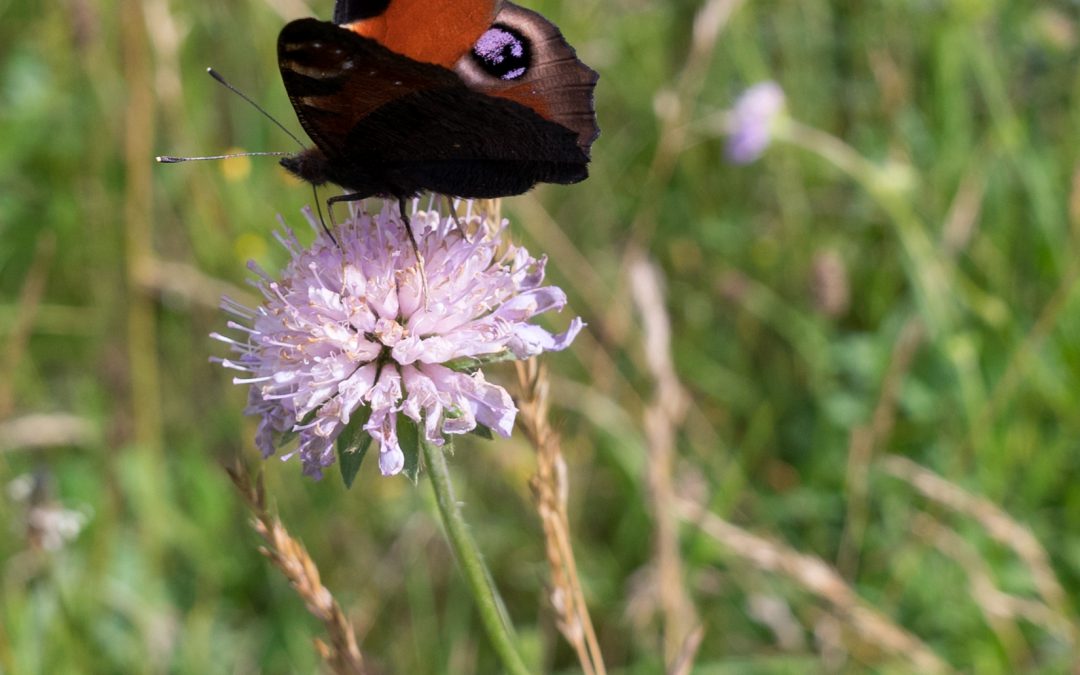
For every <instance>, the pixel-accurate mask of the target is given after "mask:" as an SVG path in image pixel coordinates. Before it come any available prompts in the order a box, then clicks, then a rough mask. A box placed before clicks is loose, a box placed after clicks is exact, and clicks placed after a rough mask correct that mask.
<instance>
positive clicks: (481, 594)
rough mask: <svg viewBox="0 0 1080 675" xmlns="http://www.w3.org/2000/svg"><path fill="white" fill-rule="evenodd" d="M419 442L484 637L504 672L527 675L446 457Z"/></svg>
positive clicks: (441, 451)
mask: <svg viewBox="0 0 1080 675" xmlns="http://www.w3.org/2000/svg"><path fill="white" fill-rule="evenodd" d="M420 445H421V446H423V449H424V462H425V463H426V464H427V469H428V475H429V476H431V487H432V488H433V489H434V490H435V499H436V501H437V502H438V504H439V513H440V514H441V515H442V520H443V526H444V527H445V528H446V535H447V537H448V538H449V540H450V546H451V547H452V548H453V549H454V554H455V556H456V557H457V561H458V565H460V566H461V571H462V572H463V573H464V574H465V579H466V581H468V583H469V590H470V591H472V595H473V599H475V600H476V607H477V609H479V610H480V619H481V620H482V621H483V622H484V629H485V630H487V634H488V638H490V639H491V644H492V646H494V647H495V651H496V652H498V654H499V658H500V659H502V662H503V666H504V667H505V668H506V672H507V673H510V674H511V675H528V673H529V671H528V669H527V668H526V667H525V662H524V661H522V660H521V656H520V655H519V654H518V652H517V647H516V645H515V644H514V637H513V627H512V626H511V625H510V622H509V620H507V619H506V617H505V615H504V614H503V612H502V611H501V608H502V602H501V600H500V599H499V597H498V591H497V590H496V589H495V584H494V583H493V582H492V581H491V574H490V573H489V572H488V569H487V567H486V566H485V565H484V560H483V558H482V557H481V555H480V550H479V549H478V548H477V547H476V542H475V541H474V540H473V538H472V535H470V534H469V529H468V526H467V525H466V523H465V518H464V517H462V515H461V511H460V510H459V509H458V504H457V500H456V499H454V489H453V487H452V486H451V485H450V472H449V470H448V469H447V467H446V457H444V456H443V450H442V448H439V447H436V446H434V445H431V444H430V443H428V442H427V441H424V440H421V441H420Z"/></svg>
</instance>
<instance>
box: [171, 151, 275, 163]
mask: <svg viewBox="0 0 1080 675" xmlns="http://www.w3.org/2000/svg"><path fill="white" fill-rule="evenodd" d="M291 154H292V153H291V152H234V153H231V154H228V155H208V156H205V157H173V156H172V155H159V156H157V157H155V158H154V159H156V160H157V161H158V162H160V163H161V164H177V163H178V162H199V161H204V160H208V159H232V158H233V157H280V156H282V155H291Z"/></svg>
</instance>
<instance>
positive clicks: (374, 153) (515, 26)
mask: <svg viewBox="0 0 1080 675" xmlns="http://www.w3.org/2000/svg"><path fill="white" fill-rule="evenodd" d="M278 63H279V67H280V69H281V77H282V80H283V81H284V84H285V90H286V91H287V92H288V95H289V99H290V100H291V101H292V105H293V108H294V109H295V110H296V115H297V117H299V119H300V124H301V125H302V126H303V127H304V130H305V131H307V133H308V136H310V137H311V140H312V141H313V142H314V144H315V145H314V147H312V148H307V149H305V150H303V151H301V152H300V153H297V154H295V155H290V156H287V157H284V158H282V159H281V164H282V166H284V167H285V168H286V169H287V170H288V171H290V172H291V173H293V174H295V175H296V176H298V177H300V178H302V179H304V180H306V181H309V182H311V183H312V184H314V185H320V184H323V183H327V182H329V183H334V184H337V185H339V186H341V187H343V188H345V189H347V190H349V191H351V194H347V195H342V196H339V197H334V198H332V199H331V200H330V201H331V202H335V201H351V200H358V199H364V198H367V197H371V196H376V195H378V196H388V197H396V198H398V199H399V200H401V199H403V198H405V197H408V196H412V195H415V194H418V193H420V192H424V191H431V192H435V193H440V194H445V195H453V196H457V197H466V198H492V197H504V196H510V195H516V194H521V193H523V192H525V191H527V190H529V189H531V188H532V187H533V186H534V185H536V184H537V183H563V184H569V183H577V182H579V181H582V180H584V179H585V178H586V177H587V176H588V163H589V148H590V146H591V145H592V143H593V141H594V140H595V139H596V137H597V136H598V135H599V133H600V132H599V128H598V127H597V124H596V113H595V110H594V108H593V89H594V88H595V87H596V82H597V79H598V77H599V76H598V75H597V73H596V72H595V71H593V70H592V69H591V68H589V67H588V66H586V65H585V64H583V63H582V62H581V61H580V60H579V59H578V58H577V55H576V53H575V51H574V49H573V47H571V46H570V45H569V44H567V42H566V40H565V39H564V38H563V36H562V34H561V33H560V32H559V29H558V28H556V27H555V25H553V24H552V23H551V22H550V21H548V20H547V19H545V18H544V17H543V16H541V15H540V14H537V13H536V12H533V11H530V10H527V9H524V8H522V7H519V6H517V5H515V4H513V3H510V2H504V1H503V0H435V1H434V2H432V1H431V0H336V4H335V7H334V21H333V22H332V23H331V22H327V21H319V20H316V19H299V20H297V21H292V22H291V23H289V24H287V25H286V26H285V27H284V28H283V29H282V31H281V34H280V35H279V36H278Z"/></svg>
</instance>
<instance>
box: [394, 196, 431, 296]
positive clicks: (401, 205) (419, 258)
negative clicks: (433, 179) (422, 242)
mask: <svg viewBox="0 0 1080 675" xmlns="http://www.w3.org/2000/svg"><path fill="white" fill-rule="evenodd" d="M397 200H398V202H397V203H398V212H399V213H400V214H401V222H402V223H404V224H405V232H407V233H408V235H409V243H411V244H412V250H413V253H414V254H415V255H416V264H417V267H418V268H419V270H420V290H421V292H422V293H423V295H424V307H425V308H426V307H427V302H428V283H427V271H425V269H424V254H423V253H421V252H420V246H419V245H417V243H416V233H414V232H413V229H412V221H411V220H409V215H408V214H407V213H405V198H404V197H398V198H397Z"/></svg>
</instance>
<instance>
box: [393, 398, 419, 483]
mask: <svg viewBox="0 0 1080 675" xmlns="http://www.w3.org/2000/svg"><path fill="white" fill-rule="evenodd" d="M397 437H398V445H400V446H401V452H402V453H403V454H404V455H405V467H404V468H403V469H402V473H404V474H405V475H406V476H408V478H409V480H411V481H412V482H413V485H416V483H417V482H418V481H419V480H420V429H419V428H418V427H417V426H416V422H413V421H412V420H411V419H409V418H408V417H406V416H404V415H398V419H397Z"/></svg>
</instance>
